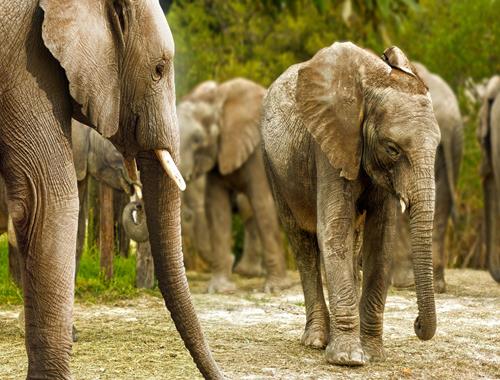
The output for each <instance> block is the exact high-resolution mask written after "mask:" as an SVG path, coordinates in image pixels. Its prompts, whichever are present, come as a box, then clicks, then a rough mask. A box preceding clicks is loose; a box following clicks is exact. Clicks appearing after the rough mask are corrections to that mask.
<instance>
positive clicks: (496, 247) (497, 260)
mask: <svg viewBox="0 0 500 380" xmlns="http://www.w3.org/2000/svg"><path fill="white" fill-rule="evenodd" d="M479 115H480V123H479V128H478V139H479V143H480V145H481V149H482V152H483V160H482V165H481V177H482V179H483V194H484V228H485V232H486V233H485V237H486V254H487V257H488V269H489V271H490V273H491V276H492V277H493V278H494V279H495V281H496V282H500V233H499V231H498V229H499V228H500V76H498V75H495V76H493V77H492V78H491V79H490V80H489V82H488V85H487V87H486V91H485V95H484V98H483V104H482V106H481V110H480V114H479Z"/></svg>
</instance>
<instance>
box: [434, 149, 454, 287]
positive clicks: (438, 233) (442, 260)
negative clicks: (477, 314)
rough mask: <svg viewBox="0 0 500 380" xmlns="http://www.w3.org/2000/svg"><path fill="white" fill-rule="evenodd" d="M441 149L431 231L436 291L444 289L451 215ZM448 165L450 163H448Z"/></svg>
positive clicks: (449, 190) (437, 166) (449, 195)
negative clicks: (446, 248)
mask: <svg viewBox="0 0 500 380" xmlns="http://www.w3.org/2000/svg"><path fill="white" fill-rule="evenodd" d="M447 164H448V163H445V159H444V156H443V154H442V150H441V149H438V153H437V155H436V176H435V178H436V203H435V212H434V229H433V232H432V256H433V258H432V262H433V266H434V290H435V292H436V293H444V292H445V291H446V282H445V280H444V268H445V267H446V250H445V241H446V229H447V226H448V219H449V217H450V215H451V206H452V194H451V189H450V188H449V185H448V183H449V181H448V179H447V173H446V165H447ZM449 164H450V165H451V164H452V163H449Z"/></svg>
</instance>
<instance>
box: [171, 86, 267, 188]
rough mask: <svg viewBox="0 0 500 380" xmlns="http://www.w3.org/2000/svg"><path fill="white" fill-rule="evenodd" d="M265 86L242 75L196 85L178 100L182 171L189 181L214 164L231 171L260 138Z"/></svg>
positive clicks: (236, 167)
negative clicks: (220, 82)
mask: <svg viewBox="0 0 500 380" xmlns="http://www.w3.org/2000/svg"><path fill="white" fill-rule="evenodd" d="M265 94H266V90H265V89H264V88H263V87H262V86H259V85H258V84H256V83H254V82H251V81H249V80H246V79H243V78H236V79H233V80H230V81H227V82H224V83H222V84H220V85H217V84H216V83H215V82H213V81H209V82H204V83H202V84H200V85H199V86H198V87H196V88H195V89H194V90H193V91H192V92H191V93H190V94H189V95H188V96H186V97H185V98H184V99H183V101H182V102H181V103H180V104H179V107H178V115H179V127H180V131H181V132H180V133H181V155H182V157H181V158H182V160H181V172H182V173H183V174H184V176H185V177H186V179H187V180H188V181H190V180H193V179H195V178H197V177H199V176H200V175H202V174H204V173H207V172H208V171H210V170H211V169H213V168H214V167H215V166H217V167H218V170H219V171H220V173H221V174H222V175H227V174H229V173H232V172H233V171H235V170H236V169H238V168H239V167H241V165H243V164H244V163H245V161H246V160H247V159H248V158H249V157H250V155H251V154H252V153H253V152H254V150H255V148H256V147H257V145H258V144H259V142H260V137H261V136H260V127H259V124H260V116H261V111H262V100H263V98H264V95H265Z"/></svg>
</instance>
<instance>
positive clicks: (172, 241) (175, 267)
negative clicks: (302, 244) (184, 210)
mask: <svg viewBox="0 0 500 380" xmlns="http://www.w3.org/2000/svg"><path fill="white" fill-rule="evenodd" d="M138 162H139V167H140V171H141V179H142V180H143V192H144V203H145V207H146V218H147V225H148V227H149V237H150V242H151V252H152V255H153V259H154V266H155V272H156V276H157V278H158V284H159V287H160V291H161V293H162V295H163V298H164V300H165V304H166V306H167V308H168V310H169V311H170V313H171V315H172V319H173V320H174V323H175V326H176V328H177V330H178V331H179V333H180V335H181V337H182V339H183V341H184V344H185V345H186V348H187V349H188V350H189V352H190V353H191V356H192V357H193V359H194V361H195V363H196V365H197V367H198V369H199V370H200V372H201V373H202V375H203V376H204V377H205V378H206V379H222V378H223V376H222V373H221V372H220V370H219V368H218V366H217V364H216V362H215V360H214V359H213V357H212V354H211V352H210V349H209V347H208V344H207V342H206V340H205V337H204V335H203V332H202V329H201V326H200V323H199V321H198V318H197V316H196V312H195V310H194V307H193V303H192V300H191V294H190V292H189V287H188V283H187V279H186V273H185V270H184V262H183V255H182V245H181V229H180V223H181V220H180V192H179V189H178V186H177V185H176V184H175V182H174V181H173V180H172V179H170V178H169V177H168V176H167V175H166V174H165V173H164V171H163V170H162V167H161V166H160V163H159V162H158V161H157V159H156V158H155V157H154V154H153V153H152V152H148V153H144V154H142V155H141V157H140V158H139V160H138Z"/></svg>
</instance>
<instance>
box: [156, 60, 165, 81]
mask: <svg viewBox="0 0 500 380" xmlns="http://www.w3.org/2000/svg"><path fill="white" fill-rule="evenodd" d="M164 74H165V62H161V63H158V64H157V65H156V67H155V71H154V73H153V80H154V81H155V82H158V81H159V80H160V79H161V78H163V75H164Z"/></svg>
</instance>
